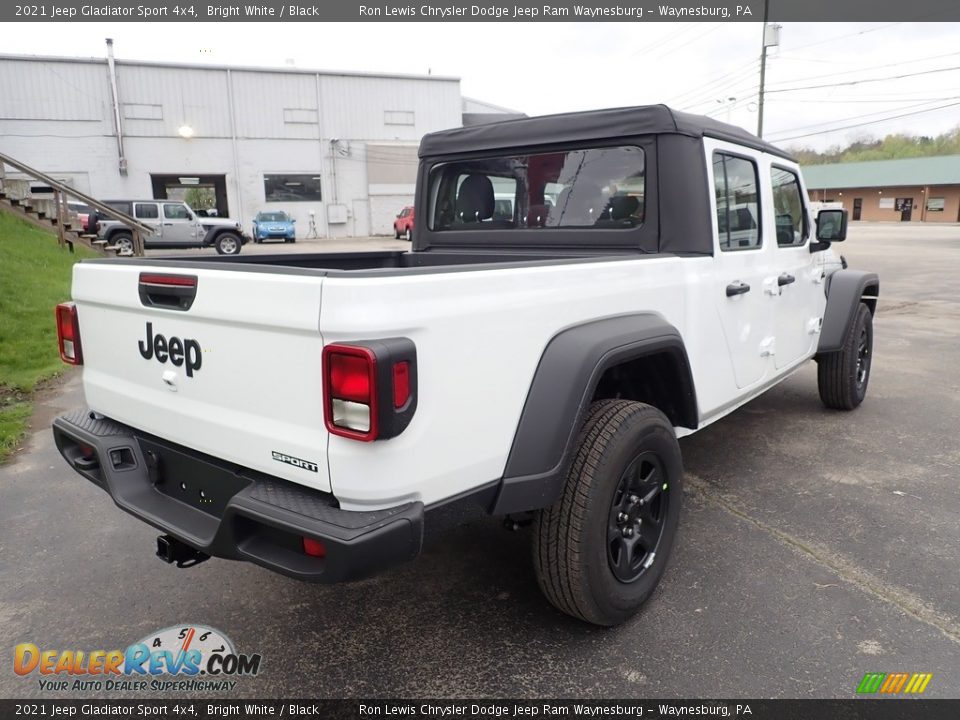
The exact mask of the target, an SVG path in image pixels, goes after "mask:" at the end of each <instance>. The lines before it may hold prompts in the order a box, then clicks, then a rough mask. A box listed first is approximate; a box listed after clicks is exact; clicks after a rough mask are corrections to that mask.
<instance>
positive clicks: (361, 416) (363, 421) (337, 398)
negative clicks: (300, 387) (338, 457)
mask: <svg viewBox="0 0 960 720" xmlns="http://www.w3.org/2000/svg"><path fill="white" fill-rule="evenodd" d="M323 385H324V388H323V390H324V393H323V394H324V398H325V402H324V410H325V412H324V421H325V424H326V426H327V430H329V431H330V432H331V433H333V434H334V435H340V436H342V437H348V438H353V439H354V440H363V441H364V442H370V441H371V440H376V439H377V358H376V355H374V354H373V351H372V350H370V349H369V348H365V347H359V346H355V345H327V347H325V348H324V349H323Z"/></svg>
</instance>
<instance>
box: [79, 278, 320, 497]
mask: <svg viewBox="0 0 960 720" xmlns="http://www.w3.org/2000/svg"><path fill="white" fill-rule="evenodd" d="M141 274H143V277H144V278H145V279H146V280H147V281H151V280H152V281H153V282H147V283H141ZM158 276H159V277H158ZM169 276H173V278H172V279H171V278H170V277H169ZM190 278H195V279H196V285H195V296H194V298H193V300H192V304H189V303H186V302H184V303H183V304H189V307H188V308H186V309H182V308H180V309H177V308H175V307H169V306H165V305H164V303H167V304H168V305H169V304H171V303H173V304H176V303H177V302H178V298H177V295H176V292H177V290H176V287H177V286H176V283H178V282H182V283H184V285H182V286H181V287H185V288H186V293H187V294H189V292H190V282H191V280H190ZM165 283H170V285H169V286H167V285H165ZM322 284H323V277H322V276H319V275H312V274H288V273H282V274H280V273H277V274H273V273H269V272H236V271H231V270H218V269H208V268H203V267H196V266H191V267H184V266H177V264H176V263H174V264H172V265H171V266H169V267H165V266H162V265H159V266H158V265H155V264H149V265H148V264H142V265H141V264H137V263H135V262H129V263H128V262H123V263H119V262H117V263H100V262H85V263H78V264H77V265H76V266H75V267H74V273H73V299H74V301H75V302H76V304H77V312H78V315H79V322H80V336H81V343H82V348H83V364H84V367H83V386H84V391H85V393H86V397H87V403H88V404H89V406H90V408H91V409H92V410H94V411H96V412H99V413H101V414H103V415H106V416H107V417H110V418H113V419H114V420H117V421H119V422H122V423H125V424H127V425H130V426H131V427H133V428H136V429H138V430H141V431H145V432H147V433H150V434H153V435H157V436H159V437H162V438H164V439H166V440H169V441H172V442H175V443H178V444H181V445H185V446H187V447H190V448H193V449H195V450H199V451H201V452H204V453H208V454H210V455H213V456H215V457H218V458H222V459H224V460H228V461H230V462H234V463H237V464H238V465H242V466H245V467H248V468H253V469H255V470H259V471H261V472H264V473H267V474H270V475H274V476H277V477H282V478H286V479H288V480H291V481H294V482H297V483H300V484H303V485H307V486H309V487H313V488H316V489H318V490H323V491H327V492H329V491H330V479H329V473H328V470H327V431H326V428H325V427H324V422H323V396H322V378H321V365H320V363H321V354H322V349H323V338H322V337H321V335H320V330H319V316H320V298H321V289H322ZM170 288H172V289H170ZM168 289H169V290H170V293H171V295H166V292H167V290H168ZM147 291H155V292H149V293H148V295H147V296H146V297H144V298H142V297H141V295H142V294H144V293H145V292H147ZM181 297H182V295H181ZM155 303H159V305H157V304H155Z"/></svg>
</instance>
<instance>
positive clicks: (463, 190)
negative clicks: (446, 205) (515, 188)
mask: <svg viewBox="0 0 960 720" xmlns="http://www.w3.org/2000/svg"><path fill="white" fill-rule="evenodd" d="M494 205H495V203H494V198H493V183H492V182H490V178H488V177H487V176H486V175H468V176H467V178H466V180H464V181H463V182H462V183H460V190H459V191H458V192H457V220H459V221H460V222H479V221H480V220H487V219H488V218H490V217H492V216H493V208H494Z"/></svg>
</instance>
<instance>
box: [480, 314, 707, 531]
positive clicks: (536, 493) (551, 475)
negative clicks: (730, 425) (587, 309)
mask: <svg viewBox="0 0 960 720" xmlns="http://www.w3.org/2000/svg"><path fill="white" fill-rule="evenodd" d="M658 353H667V354H669V355H671V356H672V360H673V361H674V362H676V363H677V364H678V369H679V372H678V376H679V382H680V387H679V388H678V389H677V390H678V392H679V393H680V394H681V397H680V401H679V402H678V404H677V407H678V410H677V415H678V416H677V417H675V418H671V421H672V422H674V423H675V424H677V425H680V426H683V427H688V428H691V429H696V428H697V426H698V423H699V412H698V409H697V399H696V392H695V389H694V384H693V375H692V373H691V371H690V362H689V360H688V358H687V351H686V348H685V347H684V344H683V338H682V336H681V335H680V332H679V331H678V330H677V329H676V328H675V327H674V326H673V325H671V324H670V323H668V322H667V321H666V320H664V319H663V318H662V317H660V316H658V315H654V314H651V313H637V314H630V315H618V316H615V317H610V318H603V319H600V320H592V321H590V322H586V323H583V324H581V325H575V326H573V327H570V328H567V329H566V330H563V331H561V332H559V333H558V334H557V335H555V336H554V337H553V338H552V339H551V340H550V342H549V343H548V344H547V346H546V348H545V349H544V351H543V355H542V356H541V357H540V363H539V365H538V366H537V370H536V372H535V373H534V376H533V381H532V382H531V384H530V391H529V393H528V394H527V400H526V403H525V404H524V407H523V412H522V413H521V415H520V422H519V423H518V424H517V431H516V434H515V435H514V438H513V445H512V447H511V449H510V455H509V456H508V458H507V463H506V467H505V469H504V474H503V478H502V479H501V480H500V487H499V490H498V492H497V496H496V499H495V500H494V502H493V505H492V506H491V508H490V512H491V513H492V514H497V515H499V514H506V513H513V512H522V511H526V510H536V509H539V508H544V507H547V506H548V505H550V504H552V503H553V502H554V501H555V500H556V499H557V498H558V497H559V496H560V492H561V490H562V488H563V481H564V476H565V474H566V468H567V465H568V463H569V462H570V459H571V457H572V456H573V453H574V451H575V449H576V448H575V446H576V440H577V434H578V433H579V431H580V426H581V424H582V423H583V417H584V415H585V413H586V411H587V408H588V406H589V405H590V401H591V400H592V398H593V394H594V392H595V391H596V388H597V384H598V383H599V382H600V378H601V377H602V376H603V373H604V372H605V371H606V370H607V369H608V368H611V367H614V366H616V365H619V364H621V363H624V362H628V361H630V360H636V359H639V358H642V357H644V356H648V355H653V354H658Z"/></svg>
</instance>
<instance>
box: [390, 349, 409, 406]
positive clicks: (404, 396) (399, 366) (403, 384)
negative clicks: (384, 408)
mask: <svg viewBox="0 0 960 720" xmlns="http://www.w3.org/2000/svg"><path fill="white" fill-rule="evenodd" d="M409 399H410V363H409V362H407V361H406V360H404V361H402V362H398V363H396V364H394V366H393V406H394V407H395V408H402V407H403V406H404V405H406V404H407V400H409Z"/></svg>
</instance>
